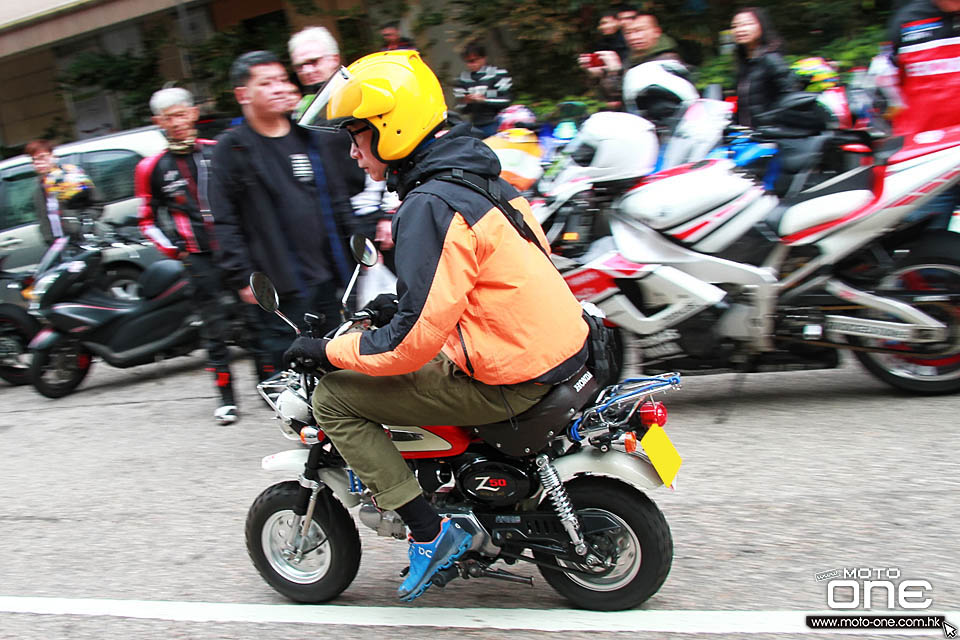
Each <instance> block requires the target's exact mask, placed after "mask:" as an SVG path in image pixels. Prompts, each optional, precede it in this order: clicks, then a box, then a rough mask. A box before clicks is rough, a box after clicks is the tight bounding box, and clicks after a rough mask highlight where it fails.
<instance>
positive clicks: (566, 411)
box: [473, 366, 600, 457]
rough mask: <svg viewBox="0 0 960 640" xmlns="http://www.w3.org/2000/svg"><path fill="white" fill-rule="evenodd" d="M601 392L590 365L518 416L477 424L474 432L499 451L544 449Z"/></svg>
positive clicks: (516, 453) (519, 454)
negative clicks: (511, 420)
mask: <svg viewBox="0 0 960 640" xmlns="http://www.w3.org/2000/svg"><path fill="white" fill-rule="evenodd" d="M598 393H600V385H599V384H598V382H597V379H596V377H595V376H594V375H593V373H591V372H590V371H589V370H588V369H587V367H586V366H583V367H581V368H580V370H579V371H577V372H576V373H575V374H573V376H571V377H570V378H569V379H568V380H566V381H565V382H562V383H560V384H558V385H556V386H554V387H553V389H551V390H550V391H549V392H548V393H547V395H545V396H543V399H541V400H540V402H538V403H537V404H535V405H533V406H532V407H530V408H529V409H527V410H526V411H524V412H523V413H521V414H520V415H518V416H517V417H516V418H515V419H514V424H511V423H509V422H497V423H494V424H487V425H483V426H480V427H473V432H474V433H475V434H477V435H478V436H480V437H481V438H482V439H483V440H484V441H485V442H487V443H488V444H490V445H492V446H494V447H496V448H497V449H498V450H499V451H503V452H504V453H506V454H508V455H511V456H516V457H523V456H526V455H530V454H533V453H537V452H539V451H540V450H542V449H543V448H544V447H545V446H546V445H547V443H549V442H550V440H551V439H552V438H554V437H555V436H556V435H557V434H558V433H559V432H560V431H561V430H562V429H563V428H564V427H566V426H567V424H568V423H569V422H570V420H571V419H572V418H573V416H575V415H576V413H577V411H579V410H580V409H582V408H583V407H585V406H586V405H587V403H588V402H590V401H592V400H593V399H594V398H596V397H597V394H598Z"/></svg>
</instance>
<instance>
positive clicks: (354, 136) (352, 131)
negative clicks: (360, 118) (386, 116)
mask: <svg viewBox="0 0 960 640" xmlns="http://www.w3.org/2000/svg"><path fill="white" fill-rule="evenodd" d="M372 128H373V127H371V126H370V125H369V124H364V125H363V126H362V127H360V128H359V129H351V128H350V127H344V130H345V131H346V132H347V135H349V136H350V141H351V142H352V143H353V144H355V145H357V146H358V147H359V146H360V145H359V144H358V143H357V136H358V135H360V134H361V133H363V132H364V131H369V130H370V129H372Z"/></svg>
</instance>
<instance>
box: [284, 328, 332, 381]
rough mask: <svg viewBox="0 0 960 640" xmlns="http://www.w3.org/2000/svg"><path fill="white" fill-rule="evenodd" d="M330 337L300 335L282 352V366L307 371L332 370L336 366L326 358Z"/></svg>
mask: <svg viewBox="0 0 960 640" xmlns="http://www.w3.org/2000/svg"><path fill="white" fill-rule="evenodd" d="M329 342H330V338H305V337H303V336H300V337H299V338H297V339H296V340H294V341H293V344H291V345H290V348H289V349H287V350H286V351H284V352H283V366H285V367H286V368H288V369H293V370H294V371H301V372H304V373H308V372H311V371H315V370H317V369H322V370H324V371H333V370H334V369H337V367H335V366H333V365H332V364H330V360H328V359H327V344H328V343H329Z"/></svg>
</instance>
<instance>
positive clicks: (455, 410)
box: [313, 355, 551, 510]
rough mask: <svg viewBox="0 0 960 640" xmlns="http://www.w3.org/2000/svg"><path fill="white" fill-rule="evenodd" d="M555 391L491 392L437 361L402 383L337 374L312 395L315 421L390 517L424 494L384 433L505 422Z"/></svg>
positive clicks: (528, 385) (524, 387) (533, 387)
mask: <svg viewBox="0 0 960 640" xmlns="http://www.w3.org/2000/svg"><path fill="white" fill-rule="evenodd" d="M550 388H551V387H550V385H541V384H535V383H532V382H525V383H521V384H514V385H505V386H490V385H486V384H483V383H482V382H478V381H476V380H474V379H473V378H471V377H470V376H468V375H467V374H466V373H464V372H463V371H461V370H460V369H459V368H458V367H457V366H456V365H455V364H453V362H451V361H450V360H449V359H448V358H446V357H445V356H442V355H440V356H437V357H436V358H434V359H433V360H431V361H430V362H428V363H427V364H426V365H424V366H423V367H422V368H421V369H419V370H418V371H414V372H413V373H408V374H405V375H401V376H368V375H365V374H362V373H358V372H356V371H347V370H344V371H334V372H333V373H329V374H327V375H325V376H324V377H323V378H321V379H320V382H319V384H318V385H317V389H316V391H314V393H313V415H314V417H315V418H316V419H317V425H318V426H319V427H320V428H321V429H323V431H324V432H325V433H326V434H327V435H328V436H330V440H332V441H333V444H334V445H336V447H337V450H338V451H339V452H340V455H342V456H343V458H344V460H346V461H347V464H349V465H350V468H351V469H353V471H354V473H356V474H357V476H359V477H360V480H362V481H363V483H364V484H365V485H366V486H367V487H368V488H369V489H370V491H372V492H373V496H374V500H375V501H376V504H377V506H378V507H379V508H380V509H384V510H392V509H396V508H397V507H400V506H403V505H405V504H407V503H408V502H410V501H411V500H413V499H414V498H416V497H417V496H419V495H420V494H421V493H422V491H421V489H420V485H419V483H418V482H417V479H416V478H415V477H414V475H413V472H411V470H410V468H409V467H408V466H407V463H406V462H405V461H404V460H403V457H402V456H401V455H400V452H399V451H398V450H397V448H396V447H395V446H394V445H393V442H392V441H391V440H390V436H389V435H388V434H387V433H386V432H385V431H384V429H383V425H394V426H425V425H426V426H429V425H458V426H476V425H482V424H490V423H493V422H502V421H505V420H508V419H509V416H510V413H511V412H512V413H513V414H514V415H516V414H519V413H522V412H523V411H526V410H527V409H529V408H530V407H532V406H533V405H535V404H536V403H537V402H538V401H539V400H540V398H542V397H543V396H544V395H546V393H547V391H549V390H550Z"/></svg>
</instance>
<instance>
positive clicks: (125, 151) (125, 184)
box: [0, 127, 167, 294]
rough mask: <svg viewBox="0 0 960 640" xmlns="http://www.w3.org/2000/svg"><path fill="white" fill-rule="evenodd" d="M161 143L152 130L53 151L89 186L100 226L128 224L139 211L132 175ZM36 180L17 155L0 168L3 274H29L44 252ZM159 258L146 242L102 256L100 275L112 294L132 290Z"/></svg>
mask: <svg viewBox="0 0 960 640" xmlns="http://www.w3.org/2000/svg"><path fill="white" fill-rule="evenodd" d="M166 145H167V143H166V138H164V136H163V133H162V132H161V131H160V129H159V128H157V127H144V128H141V129H132V130H130V131H123V132H120V133H113V134H110V135H106V136H101V137H98V138H90V139H88V140H80V141H78V142H70V143H67V144H63V145H60V146H58V147H57V148H56V149H54V155H55V156H56V157H57V158H58V159H59V161H60V162H66V163H69V164H75V165H78V166H80V167H82V168H83V169H84V171H86V172H87V175H89V176H90V178H91V180H93V183H94V186H95V189H94V196H93V197H94V206H95V207H97V208H99V207H103V214H102V216H101V219H102V220H112V221H120V220H129V219H130V218H131V217H132V216H136V213H137V207H138V205H139V200H138V198H137V197H136V196H135V195H134V184H133V180H134V170H135V168H136V166H137V163H138V162H140V160H141V159H142V158H145V157H148V156H152V155H154V154H157V153H160V152H161V151H163V149H165V148H166ZM37 181H38V177H37V174H36V172H35V171H34V170H33V164H32V162H31V160H30V156H27V155H20V156H16V157H14V158H8V159H7V160H3V161H2V162H0V255H4V256H6V257H5V259H4V260H3V268H4V269H7V270H10V271H24V270H32V269H33V268H35V266H36V265H37V263H39V262H40V259H41V257H42V256H43V254H44V252H45V251H46V248H47V247H46V244H45V243H44V241H43V237H42V236H41V234H40V229H39V224H38V222H37V212H36V205H35V198H34V196H35V193H36V189H37V187H38V184H37ZM161 257H162V256H161V254H160V252H159V251H157V250H156V248H155V247H153V245H152V244H151V243H149V242H148V241H146V240H144V242H143V244H128V245H126V246H125V247H115V248H111V249H108V250H107V251H106V252H104V269H105V271H108V272H112V275H113V276H114V277H113V278H112V279H111V282H113V285H112V286H113V287H116V288H117V293H121V294H122V291H123V289H124V287H130V288H131V291H130V294H133V293H134V291H133V289H134V288H135V286H136V279H137V276H138V275H139V274H140V272H142V271H143V269H144V268H146V267H147V266H149V265H150V264H151V263H153V262H155V261H156V260H159V259H160V258H161Z"/></svg>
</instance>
